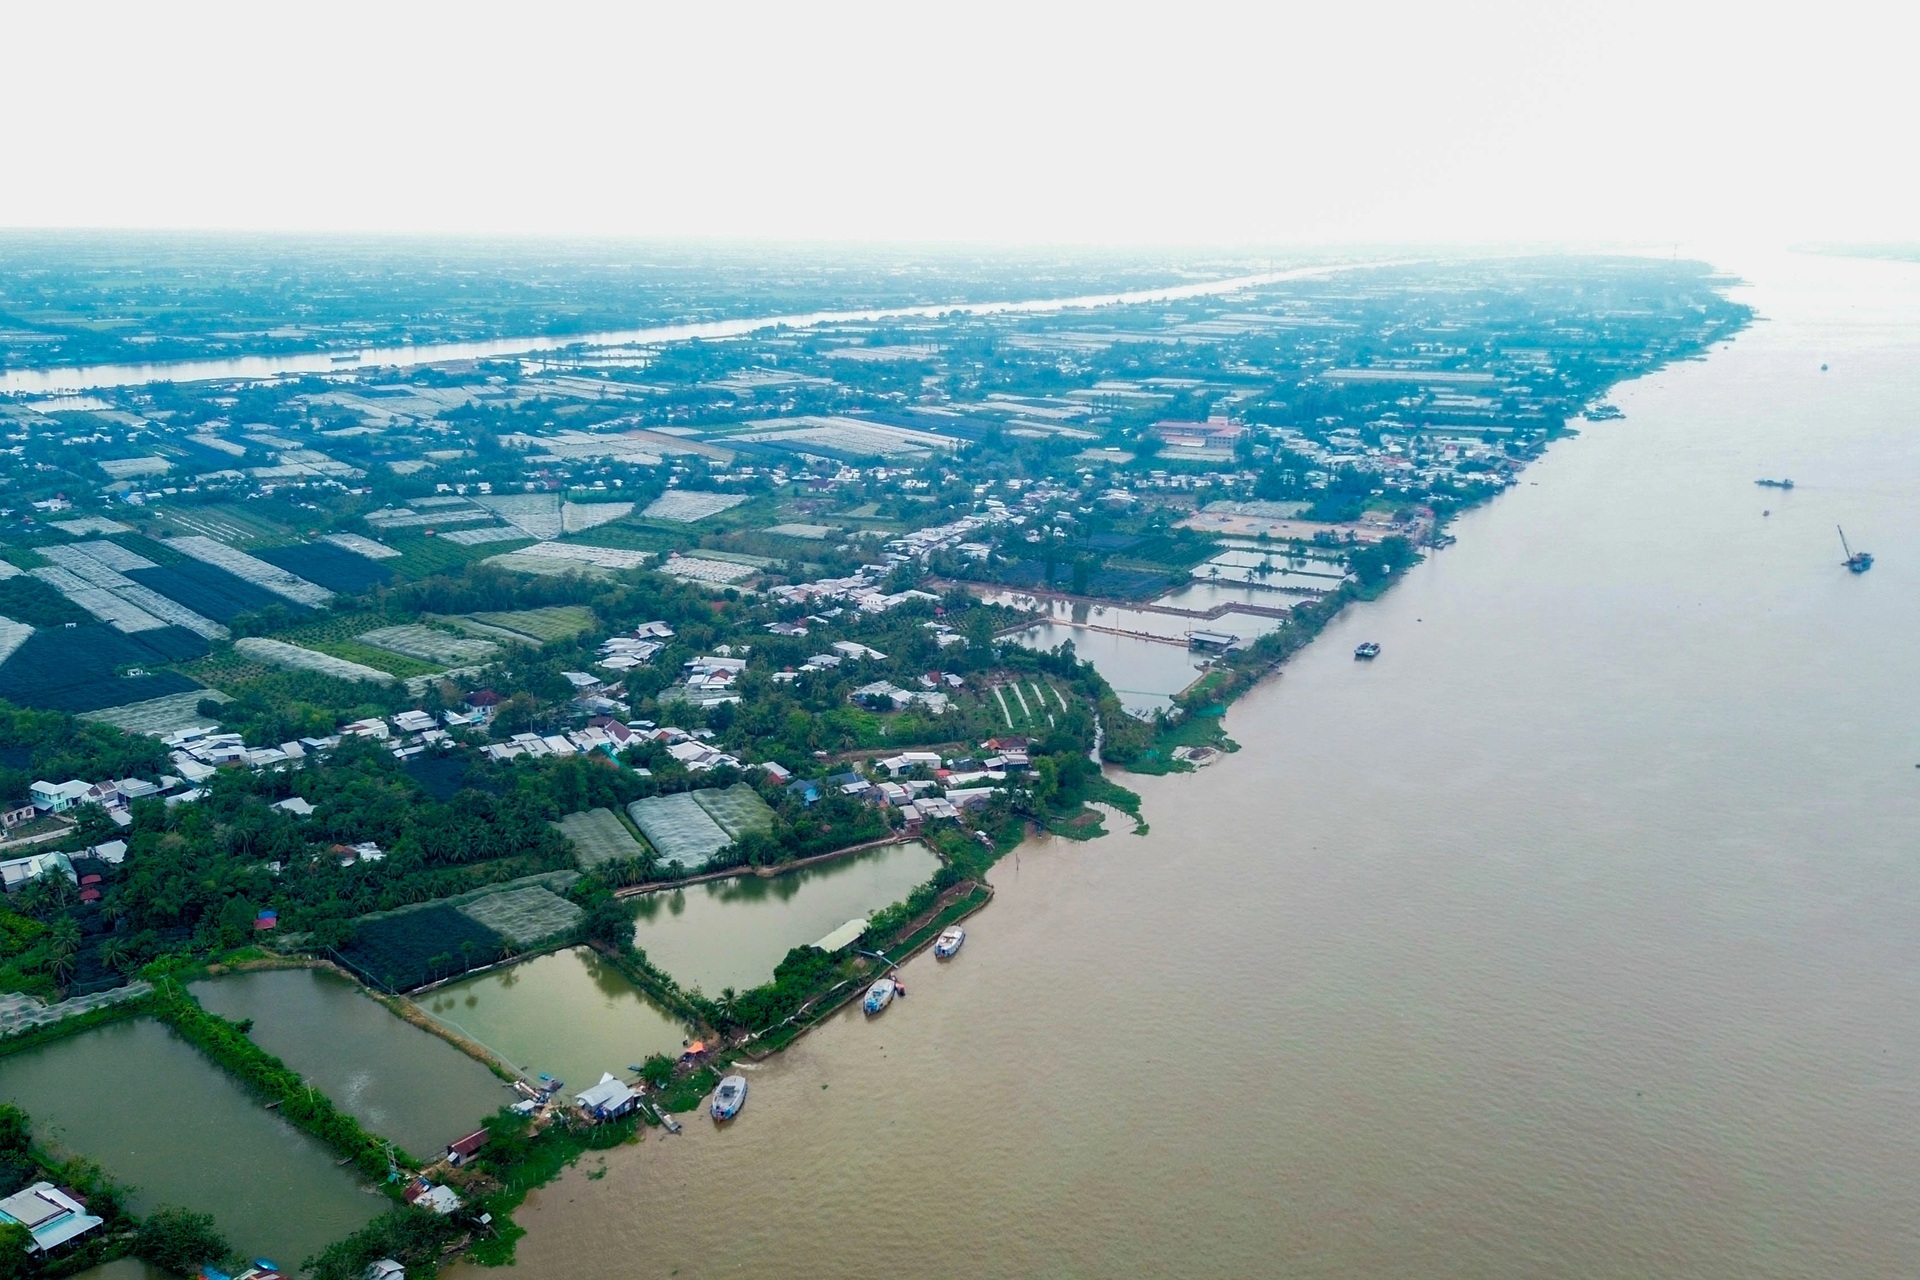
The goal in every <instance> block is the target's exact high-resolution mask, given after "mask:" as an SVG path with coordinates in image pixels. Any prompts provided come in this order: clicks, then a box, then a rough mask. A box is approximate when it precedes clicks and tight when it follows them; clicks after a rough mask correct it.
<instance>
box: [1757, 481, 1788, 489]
mask: <svg viewBox="0 0 1920 1280" xmlns="http://www.w3.org/2000/svg"><path fill="white" fill-rule="evenodd" d="M1754 483H1755V484H1757V485H1759V486H1760V487H1761V488H1763V489H1791V488H1793V481H1792V480H1755V481H1754Z"/></svg>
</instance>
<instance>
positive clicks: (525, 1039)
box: [417, 947, 686, 1090]
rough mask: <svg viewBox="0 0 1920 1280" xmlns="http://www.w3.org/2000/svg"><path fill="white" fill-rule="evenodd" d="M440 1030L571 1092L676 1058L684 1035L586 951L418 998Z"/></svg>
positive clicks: (470, 980) (558, 954)
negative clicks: (651, 1061)
mask: <svg viewBox="0 0 1920 1280" xmlns="http://www.w3.org/2000/svg"><path fill="white" fill-rule="evenodd" d="M417 1000H418V1002H419V1004H420V1007H421V1008H423V1009H425V1010H426V1011H427V1013H428V1014H430V1015H431V1016H432V1017H434V1018H435V1019H437V1020H438V1021H440V1022H441V1023H442V1024H443V1025H445V1026H447V1027H450V1028H452V1029H453V1030H455V1031H458V1032H459V1033H460V1034H462V1035H464V1036H466V1037H467V1038H468V1039H471V1040H476V1041H478V1042H479V1043H481V1044H483V1045H485V1046H486V1047H487V1048H488V1049H491V1050H492V1051H493V1052H494V1053H495V1054H497V1055H498V1056H499V1057H501V1058H502V1059H504V1060H505V1061H507V1062H509V1063H512V1064H513V1065H514V1066H516V1067H518V1068H519V1069H520V1070H522V1071H524V1072H526V1073H527V1074H529V1075H537V1074H539V1073H541V1072H547V1073H550V1074H552V1075H556V1076H558V1077H560V1078H561V1079H562V1080H565V1081H566V1082H567V1084H568V1085H569V1086H570V1090H573V1089H581V1088H585V1087H586V1086H587V1085H590V1084H592V1083H593V1082H594V1081H596V1080H598V1079H599V1078H600V1074H601V1072H603V1071H611V1072H614V1073H615V1074H616V1075H619V1074H624V1073H625V1072H626V1069H627V1067H628V1066H629V1065H631V1064H634V1063H638V1062H641V1061H643V1060H645V1059H646V1058H647V1057H648V1056H649V1055H650V1054H655V1053H664V1054H667V1055H669V1056H674V1055H678V1054H679V1052H680V1048H681V1042H682V1041H683V1040H684V1039H685V1038H686V1030H685V1028H683V1027H682V1026H681V1025H680V1024H679V1023H678V1022H675V1021H674V1020H673V1019H671V1018H669V1017H668V1016H667V1015H666V1014H664V1013H662V1012H661V1011H660V1010H659V1009H657V1008H655V1007H654V1006H653V1005H652V1004H650V1003H648V1001H647V998H646V997H645V996H644V995H642V994H641V993H640V990H639V988H637V987H635V986H634V985H633V984H632V983H631V982H628V981H627V979H626V977H625V976H624V975H622V974H621V972H620V971H619V970H618V969H615V968H614V967H613V966H612V965H610V964H607V963H606V962H605V961H603V960H602V959H601V958H600V957H599V956H598V955H596V954H595V953H594V952H592V951H590V950H588V949H587V948H585V947H575V948H573V949H572V950H568V951H557V952H554V953H553V954H552V955H544V956H537V957H535V958H534V959H532V960H527V961H523V962H521V963H520V964H515V965H509V966H507V967H505V968H503V969H496V970H493V971H491V972H488V973H483V974H477V975H475V976H474V977H471V978H462V979H461V980H460V981H458V982H451V983H448V984H447V985H446V986H444V987H439V988H437V989H435V990H434V991H431V992H427V993H424V994H422V995H420V996H419V997H417Z"/></svg>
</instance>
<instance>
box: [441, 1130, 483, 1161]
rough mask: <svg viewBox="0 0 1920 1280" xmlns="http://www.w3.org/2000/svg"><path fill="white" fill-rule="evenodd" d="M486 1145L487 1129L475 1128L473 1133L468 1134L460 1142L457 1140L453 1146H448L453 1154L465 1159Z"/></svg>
mask: <svg viewBox="0 0 1920 1280" xmlns="http://www.w3.org/2000/svg"><path fill="white" fill-rule="evenodd" d="M486 1145H487V1131H486V1130H485V1129H475V1130H474V1131H473V1132H472V1133H470V1134H468V1135H467V1136H466V1137H464V1138H462V1139H460V1140H459V1141H458V1142H455V1143H454V1144H453V1145H452V1146H449V1147H448V1148H447V1151H448V1153H449V1154H451V1155H456V1156H460V1157H462V1158H463V1159H464V1158H465V1157H467V1156H470V1155H472V1154H473V1153H474V1152H476V1151H478V1150H479V1149H480V1148H482V1147H484V1146H486Z"/></svg>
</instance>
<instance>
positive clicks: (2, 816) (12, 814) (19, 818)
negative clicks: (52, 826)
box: [0, 804, 40, 831]
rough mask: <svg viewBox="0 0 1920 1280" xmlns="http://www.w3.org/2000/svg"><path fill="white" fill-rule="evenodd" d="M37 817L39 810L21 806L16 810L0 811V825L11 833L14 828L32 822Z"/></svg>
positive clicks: (27, 805)
mask: <svg viewBox="0 0 1920 1280" xmlns="http://www.w3.org/2000/svg"><path fill="white" fill-rule="evenodd" d="M39 816H40V810H39V809H38V808H37V807H36V806H34V805H31V804H23V805H21V806H20V807H19V808H18V809H6V810H0V825H3V826H5V828H6V829H7V830H8V831H11V830H13V829H14V828H15V827H18V826H22V825H24V824H26V823H29V822H32V821H33V820H34V819H35V818H37V817H39Z"/></svg>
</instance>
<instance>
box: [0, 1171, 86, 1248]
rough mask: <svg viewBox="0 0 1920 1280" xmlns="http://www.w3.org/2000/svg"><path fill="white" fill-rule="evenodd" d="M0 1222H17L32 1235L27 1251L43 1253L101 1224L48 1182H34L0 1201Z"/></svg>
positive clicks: (82, 1206)
mask: <svg viewBox="0 0 1920 1280" xmlns="http://www.w3.org/2000/svg"><path fill="white" fill-rule="evenodd" d="M0 1222H11V1223H17V1224H19V1225H20V1226H23V1227H25V1228H26V1229H27V1232H28V1234H30V1235H31V1236H32V1237H33V1245H32V1249H31V1251H32V1252H34V1253H40V1254H44V1253H46V1252H48V1251H49V1250H51V1249H56V1248H58V1247H59V1246H61V1245H63V1244H65V1243H67V1242H68V1241H69V1240H74V1239H77V1238H79V1237H80V1236H83V1235H85V1234H86V1233H87V1232H89V1231H91V1230H93V1229H94V1228H95V1227H97V1226H99V1225H101V1219H99V1218H96V1217H94V1216H93V1215H92V1214H90V1213H88V1212H87V1206H86V1205H85V1204H83V1203H81V1202H80V1201H78V1200H76V1199H74V1198H73V1197H72V1196H70V1195H68V1194H67V1193H66V1192H64V1191H62V1190H60V1189H59V1188H58V1187H56V1186H54V1185H53V1184H52V1183H51V1182H36V1183H34V1184H33V1185H32V1186H30V1187H28V1188H27V1189H26V1190H24V1191H16V1192H14V1193H13V1194H12V1195H10V1196H8V1197H7V1198H6V1199H4V1200H0Z"/></svg>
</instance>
